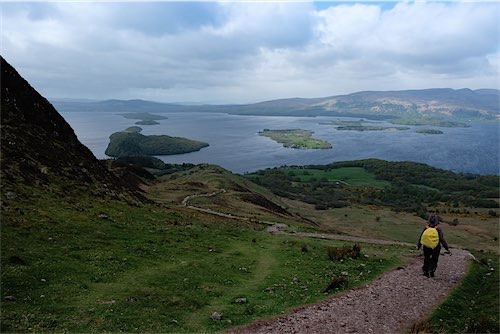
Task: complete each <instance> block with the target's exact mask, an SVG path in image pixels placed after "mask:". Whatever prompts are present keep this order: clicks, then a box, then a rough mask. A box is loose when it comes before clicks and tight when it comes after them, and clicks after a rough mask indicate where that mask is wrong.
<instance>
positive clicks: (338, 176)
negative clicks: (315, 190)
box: [284, 167, 389, 188]
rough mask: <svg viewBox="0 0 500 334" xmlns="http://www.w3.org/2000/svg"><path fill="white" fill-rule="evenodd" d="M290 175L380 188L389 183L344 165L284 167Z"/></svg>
mask: <svg viewBox="0 0 500 334" xmlns="http://www.w3.org/2000/svg"><path fill="white" fill-rule="evenodd" d="M284 170H285V172H286V173H287V174H288V175H290V176H295V177H296V178H298V179H299V180H300V182H311V181H320V180H322V179H326V180H328V181H331V182H340V183H342V184H343V185H347V186H356V187H374V188H382V187H384V186H386V185H388V184H389V183H388V182H387V181H382V180H377V179H375V175H374V174H372V173H370V172H367V171H366V170H365V169H364V168H361V167H344V168H338V169H331V170H320V169H313V168H304V169H299V170H297V169H295V168H290V169H287V168H285V169H284Z"/></svg>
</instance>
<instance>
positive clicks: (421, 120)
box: [391, 117, 470, 128]
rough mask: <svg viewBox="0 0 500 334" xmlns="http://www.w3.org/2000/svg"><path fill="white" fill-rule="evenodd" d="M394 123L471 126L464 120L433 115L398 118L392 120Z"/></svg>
mask: <svg viewBox="0 0 500 334" xmlns="http://www.w3.org/2000/svg"><path fill="white" fill-rule="evenodd" d="M391 123H392V124H397V125H416V126H422V125H427V126H436V127H441V128H469V127H470V125H469V124H466V123H462V122H456V121H450V120H443V119H440V118H433V117H413V118H411V117H409V118H408V117H407V118H398V119H395V120H392V121H391Z"/></svg>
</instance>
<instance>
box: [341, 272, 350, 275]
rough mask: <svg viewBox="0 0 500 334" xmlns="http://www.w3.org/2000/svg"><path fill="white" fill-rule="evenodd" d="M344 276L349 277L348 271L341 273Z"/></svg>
mask: <svg viewBox="0 0 500 334" xmlns="http://www.w3.org/2000/svg"><path fill="white" fill-rule="evenodd" d="M340 274H341V275H342V276H349V273H348V272H347V271H343V272H341V273H340Z"/></svg>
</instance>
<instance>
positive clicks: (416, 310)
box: [229, 249, 471, 333]
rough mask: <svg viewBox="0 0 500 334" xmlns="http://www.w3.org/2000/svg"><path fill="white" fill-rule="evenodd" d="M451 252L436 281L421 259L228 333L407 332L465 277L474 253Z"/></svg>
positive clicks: (443, 259)
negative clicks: (425, 271)
mask: <svg viewBox="0 0 500 334" xmlns="http://www.w3.org/2000/svg"><path fill="white" fill-rule="evenodd" d="M452 252H453V255H451V256H450V255H447V254H443V253H442V255H441V256H440V257H439V264H438V268H437V271H436V277H434V278H427V277H425V276H423V275H422V269H421V267H422V261H423V257H419V258H417V259H416V260H415V261H413V262H412V263H411V264H409V265H407V266H406V267H403V268H400V269H398V270H394V271H391V272H388V273H386V274H384V275H383V276H381V277H380V278H379V279H377V280H375V281H373V282H371V283H369V284H367V285H366V286H364V287H361V288H357V289H354V290H351V291H348V292H346V293H343V294H340V295H338V296H335V297H332V298H329V299H327V300H325V301H323V302H320V303H318V304H314V305H310V306H306V307H303V308H300V309H296V310H294V311H292V312H291V313H289V314H288V315H283V316H280V317H278V318H274V319H269V320H264V321H257V322H255V323H252V324H250V325H247V326H244V327H239V328H236V329H233V330H231V331H229V332H230V333H402V332H404V331H405V329H407V328H409V327H411V326H412V325H413V324H414V323H416V322H418V321H421V320H423V319H424V318H426V317H428V316H429V315H430V313H431V312H432V310H433V309H435V308H436V307H437V306H438V305H439V304H440V303H442V302H443V301H444V299H445V298H446V296H447V295H448V294H449V293H450V292H451V290H452V289H453V288H455V287H456V286H457V285H458V284H459V282H460V281H461V279H462V278H463V276H464V275H465V274H466V272H467V260H468V259H470V258H471V256H470V253H469V252H467V251H464V250H459V249H452Z"/></svg>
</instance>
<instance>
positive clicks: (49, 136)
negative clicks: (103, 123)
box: [1, 58, 142, 203]
mask: <svg viewBox="0 0 500 334" xmlns="http://www.w3.org/2000/svg"><path fill="white" fill-rule="evenodd" d="M1 71H2V75H1V110H2V123H1V166H2V168H1V188H2V202H3V203H5V200H6V199H7V201H8V199H13V198H18V197H19V198H29V197H30V196H33V192H34V191H35V190H36V189H37V190H38V191H43V192H52V193H55V194H57V195H60V196H67V195H70V194H72V193H77V192H78V191H81V190H82V189H85V192H86V193H89V194H93V195H97V196H103V197H106V196H109V197H114V198H124V199H125V198H126V199H132V200H137V199H141V198H142V196H141V195H140V194H139V192H138V189H135V188H132V187H131V186H130V185H128V184H126V183H124V182H122V181H121V180H120V179H119V178H117V177H116V176H115V175H114V174H113V173H111V172H110V171H108V170H107V168H106V167H105V166H104V164H103V163H102V162H100V161H99V160H97V159H96V158H95V157H94V155H93V154H92V152H91V151H90V150H89V149H88V148H87V147H85V146H84V145H83V144H81V143H80V142H79V141H78V138H77V137H76V135H75V133H74V131H73V129H72V128H71V127H70V126H69V125H68V123H67V122H66V121H65V120H64V118H63V117H62V116H61V115H60V114H59V113H58V112H57V111H56V110H55V109H54V107H53V106H52V105H51V104H50V103H49V102H48V101H47V100H46V99H45V98H44V97H43V96H41V95H40V94H39V93H38V92H37V91H36V90H35V89H33V88H32V87H31V86H30V85H29V83H28V82H27V81H26V80H24V79H23V78H22V77H21V76H20V75H19V73H17V71H16V70H15V69H14V68H13V67H12V66H11V65H9V64H8V63H7V62H6V61H5V59H4V58H1Z"/></svg>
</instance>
